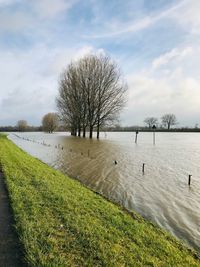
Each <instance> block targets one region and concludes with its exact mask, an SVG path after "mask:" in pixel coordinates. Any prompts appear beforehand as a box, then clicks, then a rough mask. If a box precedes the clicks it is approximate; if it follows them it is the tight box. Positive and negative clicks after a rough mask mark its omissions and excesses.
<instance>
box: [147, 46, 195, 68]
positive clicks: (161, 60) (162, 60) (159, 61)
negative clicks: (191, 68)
mask: <svg viewBox="0 0 200 267" xmlns="http://www.w3.org/2000/svg"><path fill="white" fill-rule="evenodd" d="M192 52H193V51H192V47H184V48H174V49H172V50H171V51H169V52H167V53H165V54H163V55H161V56H159V57H158V58H156V59H154V60H153V63H152V65H153V68H154V69H157V68H160V67H162V66H163V65H166V64H168V63H169V62H170V61H174V60H175V61H176V63H177V61H179V62H180V61H181V60H182V59H184V57H187V56H188V55H190V54H192Z"/></svg>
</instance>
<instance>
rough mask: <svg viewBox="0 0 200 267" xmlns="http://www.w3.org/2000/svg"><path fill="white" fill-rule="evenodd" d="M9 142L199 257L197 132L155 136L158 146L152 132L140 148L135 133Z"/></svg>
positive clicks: (31, 136)
mask: <svg viewBox="0 0 200 267" xmlns="http://www.w3.org/2000/svg"><path fill="white" fill-rule="evenodd" d="M10 139H12V140H13V141H14V142H15V143H16V144H17V145H18V146H20V147H21V148H22V149H24V150H26V151H27V152H29V153H30V154H31V155H33V156H36V157H37V158H39V159H41V160H43V161H44V162H46V163H48V164H50V165H51V166H53V167H54V168H57V169H60V170H61V171H63V172H64V173H66V174H68V175H70V176H72V177H75V178H77V179H79V180H80V181H81V182H82V183H84V184H86V185H87V186H89V187H90V188H92V189H93V190H95V191H98V192H99V193H101V194H103V195H105V196H106V197H108V198H110V199H111V200H114V201H116V202H118V203H120V204H122V205H123V206H125V207H126V208H128V209H130V210H131V209H134V210H136V211H137V212H139V213H140V214H141V215H142V216H144V217H145V218H147V219H149V220H151V221H152V222H154V223H156V224H158V225H159V226H161V227H163V228H165V229H167V230H169V231H170V232H171V233H172V234H173V235H175V236H176V237H178V238H180V239H182V240H183V241H185V242H186V243H187V244H188V245H190V246H192V247H194V248H196V249H197V250H198V251H199V252H200V134H199V133H156V145H155V146H154V145H153V144H152V143H153V136H152V133H139V135H138V144H135V143H134V139H135V133H106V134H105V133H102V134H101V139H100V140H99V141H98V140H96V139H94V140H89V139H87V138H86V139H83V138H78V137H77V138H76V137H71V136H70V135H69V134H68V133H56V134H43V133H17V136H16V135H14V134H10ZM27 139H28V140H27ZM48 145H49V146H48ZM115 160H116V161H117V164H114V161H115ZM143 163H145V172H144V174H143V173H142V164H143ZM189 174H192V180H191V186H190V187H189V186H188V175H189Z"/></svg>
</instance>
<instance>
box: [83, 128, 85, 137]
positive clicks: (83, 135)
mask: <svg viewBox="0 0 200 267" xmlns="http://www.w3.org/2000/svg"><path fill="white" fill-rule="evenodd" d="M85 133H86V129H85V127H83V137H84V138H85Z"/></svg>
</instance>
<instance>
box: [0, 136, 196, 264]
mask: <svg viewBox="0 0 200 267" xmlns="http://www.w3.org/2000/svg"><path fill="white" fill-rule="evenodd" d="M0 163H1V168H2V170H3V173H4V176H5V179H6V183H7V186H8V190H9V194H10V198H11V204H12V207H13V211H14V216H15V220H16V228H17V232H18V234H19V237H20V240H21V242H22V244H23V246H24V248H25V255H26V261H27V262H28V263H29V264H30V266H95V267H96V266H113V267H117V266H134V267H137V266H162V267H164V266H180V267H184V266H185V267H188V266H200V262H199V261H198V260H197V259H196V257H195V253H194V252H191V251H189V250H187V249H186V248H185V247H184V246H183V245H181V244H180V242H178V241H176V240H175V239H174V238H173V237H171V236H170V235H169V234H167V233H165V232H164V231H162V230H161V229H159V228H156V227H154V226H153V225H152V224H151V223H148V222H146V221H144V220H143V219H142V218H141V217H140V216H138V215H136V214H132V216H131V215H130V214H128V213H126V212H124V211H123V210H122V209H120V208H119V207H117V206H116V205H114V204H112V203H110V202H109V201H107V200H105V199H104V198H102V197H101V196H99V195H97V194H95V193H93V192H92V191H90V190H89V189H87V188H85V187H84V186H82V185H81V184H80V183H79V182H77V181H75V180H72V179H70V178H68V177H66V176H64V175H63V174H61V173H60V172H59V171H56V170H54V169H52V168H50V167H48V166H47V165H45V164H43V163H42V162H40V161H39V160H37V159H35V158H33V157H31V156H29V155H28V154H26V153H25V152H23V151H22V150H21V149H19V148H18V147H17V146H15V145H14V144H13V143H12V142H11V141H9V140H8V139H7V138H6V137H5V136H2V135H1V136H0Z"/></svg>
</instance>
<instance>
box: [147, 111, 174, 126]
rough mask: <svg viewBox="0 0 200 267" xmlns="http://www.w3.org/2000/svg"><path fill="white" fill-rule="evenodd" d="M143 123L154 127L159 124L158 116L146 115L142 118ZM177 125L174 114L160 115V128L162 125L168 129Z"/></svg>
mask: <svg viewBox="0 0 200 267" xmlns="http://www.w3.org/2000/svg"><path fill="white" fill-rule="evenodd" d="M144 123H145V124H146V125H147V126H148V127H149V128H150V129H151V128H152V127H153V125H155V126H156V127H158V126H159V120H158V118H155V117H147V118H145V119H144ZM174 125H177V119H176V116H175V115H174V114H172V113H169V114H165V115H163V116H162V117H161V124H160V128H162V127H164V128H167V129H168V130H169V129H170V128H171V127H172V126H174Z"/></svg>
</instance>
